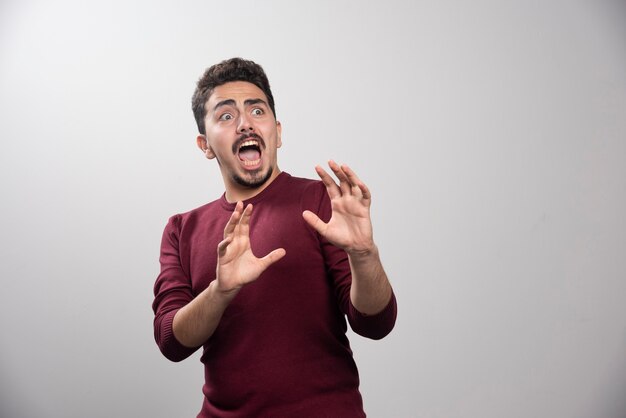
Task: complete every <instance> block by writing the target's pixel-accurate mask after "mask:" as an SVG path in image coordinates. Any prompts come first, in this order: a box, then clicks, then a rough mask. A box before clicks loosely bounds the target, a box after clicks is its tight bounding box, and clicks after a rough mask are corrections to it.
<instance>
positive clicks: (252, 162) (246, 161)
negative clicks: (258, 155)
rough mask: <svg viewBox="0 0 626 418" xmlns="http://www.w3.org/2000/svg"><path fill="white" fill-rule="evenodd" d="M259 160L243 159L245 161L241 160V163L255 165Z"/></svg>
mask: <svg viewBox="0 0 626 418" xmlns="http://www.w3.org/2000/svg"><path fill="white" fill-rule="evenodd" d="M260 162H261V160H260V159H258V160H254V161H248V160H245V161H243V165H248V166H250V165H257V164H258V163H260Z"/></svg>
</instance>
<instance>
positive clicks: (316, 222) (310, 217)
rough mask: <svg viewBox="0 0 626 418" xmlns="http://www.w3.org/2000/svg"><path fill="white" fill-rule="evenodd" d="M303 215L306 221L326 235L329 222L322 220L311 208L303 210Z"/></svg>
mask: <svg viewBox="0 0 626 418" xmlns="http://www.w3.org/2000/svg"><path fill="white" fill-rule="evenodd" d="M302 217H303V218H304V220H305V221H306V223H308V224H309V226H311V228H313V229H315V230H316V231H317V232H318V233H319V234H320V235H321V236H324V234H325V233H326V228H327V227H328V224H327V223H325V222H324V221H322V220H321V219H320V218H319V216H317V215H316V214H314V213H313V212H311V211H310V210H305V211H304V212H302Z"/></svg>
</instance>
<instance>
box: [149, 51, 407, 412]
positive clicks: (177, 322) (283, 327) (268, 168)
mask: <svg viewBox="0 0 626 418" xmlns="http://www.w3.org/2000/svg"><path fill="white" fill-rule="evenodd" d="M193 111H194V115H195V118H196V122H197V124H198V130H199V132H200V134H199V135H198V137H197V145H198V147H199V148H200V149H201V150H202V152H203V153H204V154H205V155H206V158H208V159H215V160H216V161H217V163H218V165H219V167H220V171H221V174H222V178H223V181H224V186H225V193H224V195H223V196H222V197H221V198H220V199H218V200H216V201H214V202H211V203H209V204H207V205H204V206H202V207H200V208H197V209H195V210H192V211H191V212H187V213H184V214H180V215H175V216H173V217H171V218H170V220H169V222H168V224H167V226H166V227H165V232H164V234H163V240H162V244H161V257H160V262H161V273H160V274H159V276H158V278H157V280H156V283H155V287H154V293H155V300H154V303H153V309H154V312H155V319H154V332H155V339H156V341H157V344H158V346H159V348H160V349H161V351H162V352H163V354H164V355H165V356H166V357H167V358H168V359H170V360H172V361H180V360H183V359H185V358H187V357H188V356H189V355H191V354H192V353H193V352H194V351H196V350H197V349H198V348H200V347H201V346H203V347H204V351H203V355H202V357H201V361H202V363H203V364H204V366H205V385H204V387H203V393H204V402H203V404H202V410H201V411H200V413H199V415H198V416H199V417H214V416H217V417H220V416H224V417H226V416H228V417H261V416H270V417H322V416H325V417H344V418H345V417H364V416H365V413H364V412H363V404H362V399H361V395H360V393H359V390H358V386H359V376H358V372H357V368H356V365H355V363H354V360H353V358H352V351H351V350H350V345H349V342H348V339H347V337H346V329H347V326H346V317H347V319H348V321H349V323H350V326H351V327H352V329H353V330H354V331H355V332H356V333H357V334H360V335H362V336H365V337H368V338H372V339H379V338H383V337H384V336H385V335H387V334H388V333H389V332H390V331H391V330H392V328H393V326H394V324H395V319H396V300H395V296H394V294H393V291H392V288H391V285H390V284H389V281H388V280H387V276H386V275H385V272H384V270H383V267H382V265H381V262H380V259H379V256H378V250H377V247H376V245H375V244H374V240H373V237H372V225H371V220H370V213H369V208H370V203H371V195H370V192H369V190H368V188H367V186H365V184H364V183H363V182H361V180H359V178H358V177H357V176H356V174H355V173H354V172H353V171H352V170H351V169H350V168H349V167H348V166H346V165H341V166H340V165H338V164H336V163H334V162H332V161H331V162H330V163H329V167H330V169H331V170H332V171H333V173H334V174H335V176H336V177H337V179H338V180H339V184H337V183H336V182H335V181H334V180H333V178H332V177H331V176H330V175H329V174H328V173H327V172H326V171H324V170H323V169H322V168H321V167H316V171H317V173H318V175H319V176H320V178H321V180H322V181H321V182H320V181H314V180H308V179H302V178H296V177H292V176H290V175H289V174H287V173H285V172H281V171H280V169H279V168H278V163H277V150H278V148H279V147H280V146H281V125H280V122H278V121H277V120H276V117H275V115H276V112H275V108H274V98H273V96H272V92H271V90H270V86H269V83H268V81H267V77H266V75H265V73H264V72H263V69H262V68H261V67H260V66H259V65H257V64H255V63H253V62H252V61H246V60H242V59H240V58H233V59H230V60H226V61H223V62H221V63H219V64H217V65H214V66H212V67H211V68H209V69H208V70H207V71H206V72H205V73H204V75H203V77H202V78H201V79H200V80H199V81H198V85H197V88H196V91H195V93H194V96H193ZM260 255H262V256H261V257H258V256H260Z"/></svg>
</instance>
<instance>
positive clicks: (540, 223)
mask: <svg viewBox="0 0 626 418" xmlns="http://www.w3.org/2000/svg"><path fill="white" fill-rule="evenodd" d="M625 22H626V5H625V4H624V2H618V1H597V0H596V1H576V0H575V1H558V0H554V1H518V2H511V1H496V0H492V1H489V0H478V1H472V2H468V1H461V0H458V1H434V0H433V1H414V2H409V1H385V2H383V1H376V2H371V1H366V2H357V1H336V2H335V1H333V2H331V1H319V0H318V1H315V2H306V3H305V2H294V1H266V2H263V1H237V2H215V1H195V2H174V1H148V0H139V1H112V2H111V1H109V2H105V1H98V2H96V1H78V0H77V1H65V0H63V1H55V2H49V1H33V0H2V2H0V138H1V141H2V142H1V144H2V147H1V149H0V170H1V183H0V186H1V189H0V190H1V193H2V199H1V203H0V215H1V216H0V231H2V244H1V247H0V250H1V251H0V265H1V266H2V275H1V287H0V330H1V331H0V334H1V337H0V408H1V410H0V412H1V413H0V415H1V416H2V417H15V418H18V417H29V418H30V417H77V418H78V417H107V418H108V417H190V416H195V415H194V414H195V413H197V411H198V410H199V408H200V403H201V396H202V395H201V392H200V389H201V384H202V368H201V365H200V363H199V361H198V358H199V355H198V354H196V355H194V357H192V358H190V359H188V360H186V361H185V362H183V363H179V364H174V363H170V362H168V361H167V360H166V359H165V358H164V357H162V356H161V354H160V353H159V352H158V349H157V347H156V345H155V344H154V342H153V337H152V312H151V307H150V304H151V302H152V285H153V282H154V279H155V277H156V275H157V273H158V268H159V267H158V261H157V260H158V252H159V243H160V238H161V233H162V230H163V227H164V226H165V223H166V221H167V218H168V217H169V216H170V215H172V214H174V213H178V212H182V211H186V210H189V209H192V208H194V207H196V206H199V205H201V204H203V203H205V202H207V201H210V200H213V199H215V198H216V197H218V196H219V195H220V194H221V193H222V190H223V185H222V182H221V177H220V176H219V171H218V169H217V166H216V164H215V163H214V162H208V161H207V160H206V159H204V158H203V155H202V154H201V152H200V151H198V150H197V149H196V147H195V135H196V129H195V124H194V121H193V118H192V114H191V111H190V97H191V94H192V91H193V88H194V84H195V81H196V80H197V78H198V77H199V76H200V74H201V73H202V71H203V70H204V68H206V67H207V66H209V65H211V64H213V63H215V62H217V61H220V60H222V59H224V58H229V57H231V56H244V57H247V58H250V59H254V60H256V61H258V62H259V63H261V64H262V65H263V66H264V68H265V70H266V71H267V73H268V74H269V77H270V81H271V83H272V87H273V90H274V95H275V97H276V101H277V116H278V119H279V120H281V121H282V123H283V127H284V129H283V144H284V145H283V148H282V149H281V150H280V154H279V162H280V167H281V168H282V169H283V170H285V171H288V172H290V173H291V174H293V175H298V176H308V177H312V176H314V175H315V173H314V171H313V167H314V165H315V164H318V163H324V162H325V161H326V160H327V159H329V158H334V159H336V160H338V161H340V162H347V163H350V164H351V165H352V166H353V167H354V168H355V170H356V171H357V173H359V174H360V175H361V177H362V178H363V179H364V180H365V181H366V182H367V184H368V185H369V186H370V188H371V190H372V191H373V194H374V206H373V218H374V228H375V236H376V239H377V242H378V244H379V247H380V248H381V251H382V257H383V261H384V263H385V266H386V269H387V270H388V273H389V275H390V276H391V280H392V282H393V285H394V287H395V290H396V292H397V295H398V300H399V307H400V312H399V318H398V323H397V326H396V329H395V330H394V331H393V333H392V334H391V335H390V336H389V337H388V338H386V339H385V340H383V341H380V342H371V341H368V340H364V339H361V338H360V337H356V336H354V335H351V339H352V343H353V348H354V351H355V356H356V359H357V362H358V364H359V365H360V370H361V377H362V391H363V394H364V398H365V407H366V410H367V412H368V413H369V415H370V416H372V417H442V418H444V417H445V418H455V417H459V418H460V417H481V418H488V417H494V418H496V417H525V418H527V417H559V418H560V417H563V418H565V417H568V418H572V417H573V418H579V417H580V418H586V417H593V418H599V417H602V418H605V417H607V418H618V417H619V418H621V417H624V416H626V401H625V400H624V399H626V303H625V302H626V301H625V296H626V275H625V272H626V224H625V220H626V158H625V157H626V23H625ZM303 378H306V377H305V376H303Z"/></svg>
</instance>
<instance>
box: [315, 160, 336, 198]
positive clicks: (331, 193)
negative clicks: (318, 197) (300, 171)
mask: <svg viewBox="0 0 626 418" xmlns="http://www.w3.org/2000/svg"><path fill="white" fill-rule="evenodd" d="M315 171H316V172H317V175H318V176H320V179H322V183H324V185H325V186H326V192H327V193H328V197H330V198H331V199H334V198H335V197H340V196H341V191H340V190H339V186H337V183H335V180H333V178H332V177H331V176H330V174H328V173H327V172H326V170H324V169H323V168H322V167H320V166H319V165H317V166H315Z"/></svg>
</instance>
